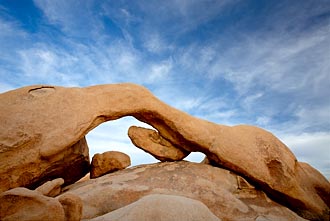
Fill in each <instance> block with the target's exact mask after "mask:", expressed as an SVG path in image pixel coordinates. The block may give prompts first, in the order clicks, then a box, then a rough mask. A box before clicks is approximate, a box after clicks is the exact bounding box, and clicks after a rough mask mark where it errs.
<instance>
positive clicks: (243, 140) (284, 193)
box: [0, 84, 330, 219]
mask: <svg viewBox="0 0 330 221" xmlns="http://www.w3.org/2000/svg"><path fill="white" fill-rule="evenodd" d="M0 105H1V106H0V108H1V113H0V120H1V122H2V124H1V126H0V142H1V143H0V160H1V165H0V172H1V176H0V177H1V183H5V184H6V185H2V189H1V191H4V190H6V189H9V188H13V187H15V186H26V185H30V184H32V183H33V182H38V177H40V176H44V175H45V174H46V175H47V173H49V171H53V172H54V171H55V172H54V173H55V175H60V174H59V173H60V172H58V171H57V167H54V166H52V168H47V166H45V167H41V166H40V165H41V164H39V165H33V163H32V162H55V165H58V166H59V167H60V165H61V162H62V163H63V161H65V155H63V153H66V152H68V151H70V150H74V151H78V152H79V150H82V147H83V146H84V142H85V141H84V136H85V135H86V134H87V133H88V132H89V131H90V130H92V129H93V128H95V127H96V126H98V125H99V124H101V123H103V122H105V121H110V120H115V119H118V118H121V117H124V116H133V117H135V118H136V119H138V120H140V121H142V122H145V123H147V124H150V125H151V126H153V127H154V128H156V129H157V130H158V132H159V136H160V137H161V138H163V139H165V140H166V141H168V142H170V143H171V144H173V146H174V147H177V148H180V149H182V150H183V151H186V152H191V151H199V152H203V153H204V154H205V155H206V156H207V157H208V158H209V159H210V160H211V161H212V162H213V164H216V165H218V166H221V167H224V168H226V169H229V170H231V171H233V172H235V173H237V174H239V175H242V176H243V177H245V178H246V179H248V180H249V181H251V182H252V183H254V184H255V185H257V186H259V187H260V188H262V189H263V190H264V191H265V192H266V193H267V194H269V195H270V196H271V197H273V198H275V199H276V200H277V201H279V202H281V203H282V204H285V205H287V206H288V207H289V208H291V209H292V210H294V211H296V212H297V213H298V214H300V215H301V216H303V217H305V218H309V219H322V218H324V217H328V216H329V214H328V213H329V207H328V205H329V198H330V184H329V182H328V181H327V180H326V179H325V178H324V177H323V176H322V175H321V174H320V173H319V172H318V171H316V170H313V169H312V168H310V166H308V165H306V164H301V163H299V162H298V161H297V159H296V158H295V156H294V155H293V153H292V152H291V151H290V150H289V149H288V148H287V147H286V146H285V145H284V144H283V143H282V142H281V141H280V140H279V139H277V138H276V137H275V136H274V135H272V134H271V133H269V132H267V131H265V130H263V129H260V128H257V127H253V126H248V125H239V126H234V127H229V126H225V125H218V124H214V123H211V122H208V121H205V120H202V119H198V118H195V117H193V116H190V115H188V114H186V113H184V112H182V111H180V110H177V109H175V108H173V107H170V106H168V105H167V104H165V103H163V102H162V101H160V100H159V99H157V98H156V97H155V96H153V95H152V94H151V92H150V91H148V90H147V89H146V88H144V87H141V86H138V85H134V84H113V85H98V86H92V87H86V88H64V87H54V86H29V87H24V88H20V89H17V90H14V91H10V92H7V93H3V94H1V95H0ZM141 130H144V129H141ZM14 150H15V151H17V150H18V151H22V156H21V158H20V159H19V161H18V162H11V163H3V162H5V160H6V159H8V158H10V159H15V158H13V156H12V155H11V153H12V152H13V151H14ZM82 152H83V151H82ZM61 153H62V155H61ZM83 158H84V157H82V159H80V160H81V162H82V163H83V162H85V161H84V160H85V159H83ZM32 160H33V161H32ZM45 165H46V164H45ZM52 165H54V163H53V164H52ZM21 167H25V169H24V170H20V169H19V168H21ZM29 168H31V170H29ZM35 168H38V169H35ZM85 168H86V170H87V169H88V165H85ZM62 169H63V168H62ZM311 171H312V172H311ZM6 174H7V175H6ZM8 174H9V175H10V176H11V177H9V175H8ZM78 174H79V172H78ZM53 175H54V174H53ZM77 176H78V175H77ZM64 179H65V177H64ZM73 180H74V179H73ZM73 180H71V182H72V181H73Z"/></svg>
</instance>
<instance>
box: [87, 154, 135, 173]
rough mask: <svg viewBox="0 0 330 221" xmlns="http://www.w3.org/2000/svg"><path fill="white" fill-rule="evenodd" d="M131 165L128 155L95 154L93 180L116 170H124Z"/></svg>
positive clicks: (92, 169)
mask: <svg viewBox="0 0 330 221" xmlns="http://www.w3.org/2000/svg"><path fill="white" fill-rule="evenodd" d="M130 165H131V159H130V158H129V156H128V155H127V154H124V153H122V152H119V151H107V152H105V153H102V154H95V155H94V156H93V159H92V164H91V172H90V177H91V178H97V177H99V176H102V175H104V174H107V173H111V172H114V171H116V170H122V169H125V168H126V167H128V166H130Z"/></svg>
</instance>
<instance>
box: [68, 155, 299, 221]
mask: <svg viewBox="0 0 330 221" xmlns="http://www.w3.org/2000/svg"><path fill="white" fill-rule="evenodd" d="M64 190H65V191H66V193H73V194H75V195H79V196H80V198H81V199H82V201H83V205H84V206H83V216H82V218H83V219H91V218H96V217H98V216H101V215H104V214H107V213H109V212H112V211H116V210H117V209H119V208H122V207H124V206H127V205H129V204H131V203H133V202H135V201H137V200H139V199H140V198H142V197H143V196H146V195H150V194H167V195H177V196H184V197H188V198H191V199H195V200H198V201H200V202H202V203H203V204H205V205H206V206H207V207H208V208H209V209H210V211H211V212H212V213H213V214H214V215H216V216H217V217H218V218H220V219H222V220H247V221H249V220H251V221H254V219H255V218H256V217H257V216H258V215H259V216H264V217H268V218H269V217H276V218H277V219H272V220H287V221H290V220H291V221H298V220H304V219H302V218H300V217H299V216H298V215H296V214H295V213H294V212H292V211H290V210H289V209H287V208H286V207H284V206H281V205H280V204H278V203H275V202H274V201H272V200H271V199H269V198H268V197H267V196H266V195H265V194H264V193H263V192H262V191H260V190H257V189H255V188H254V187H253V186H251V185H250V184H248V183H247V181H246V180H244V179H243V178H242V177H240V176H237V175H235V174H233V173H232V172H230V171H228V170H225V169H221V168H217V167H213V166H210V165H206V164H200V163H191V162H186V161H177V162H165V163H157V164H150V165H141V166H137V167H133V168H129V169H126V170H121V171H117V172H115V173H111V174H107V175H105V176H102V177H99V178H96V179H93V180H89V181H85V182H80V183H76V184H72V185H70V186H67V187H65V189H64ZM178 220H179V219H178Z"/></svg>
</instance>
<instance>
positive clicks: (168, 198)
mask: <svg viewBox="0 0 330 221" xmlns="http://www.w3.org/2000/svg"><path fill="white" fill-rule="evenodd" d="M107 220H112V221H154V220H161V221H173V220H180V221H204V220H207V221H220V219H219V218H218V217H216V216H215V215H214V214H213V213H212V212H211V211H210V210H209V209H208V208H207V207H206V206H205V205H204V204H203V203H201V202H200V201H197V200H193V199H190V198H187V197H182V196H173V195H165V194H152V195H147V196H144V197H142V198H141V199H139V200H138V201H136V202H134V203H132V204H129V205H127V206H124V207H122V208H120V209H118V210H115V211H113V212H110V213H107V214H105V215H103V216H99V217H96V218H94V219H91V220H90V221H107Z"/></svg>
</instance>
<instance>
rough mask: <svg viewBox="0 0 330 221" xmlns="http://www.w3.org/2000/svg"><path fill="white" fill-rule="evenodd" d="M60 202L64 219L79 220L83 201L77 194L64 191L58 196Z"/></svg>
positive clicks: (66, 220)
mask: <svg viewBox="0 0 330 221" xmlns="http://www.w3.org/2000/svg"><path fill="white" fill-rule="evenodd" d="M58 201H59V202H60V203H61V204H62V207H63V210H64V214H65V221H80V220H81V216H82V207H83V203H82V200H81V199H80V197H79V196H77V195H74V194H71V193H66V194H63V195H61V196H60V197H58Z"/></svg>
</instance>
